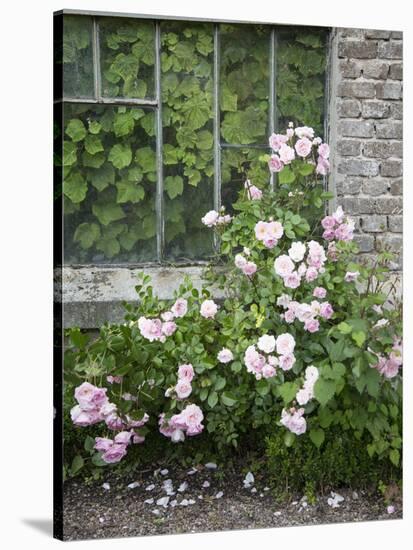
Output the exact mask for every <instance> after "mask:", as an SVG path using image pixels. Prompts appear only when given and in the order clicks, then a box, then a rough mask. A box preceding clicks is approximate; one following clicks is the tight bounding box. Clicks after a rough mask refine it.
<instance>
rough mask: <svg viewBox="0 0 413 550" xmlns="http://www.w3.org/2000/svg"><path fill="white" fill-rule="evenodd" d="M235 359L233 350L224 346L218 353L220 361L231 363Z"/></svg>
mask: <svg viewBox="0 0 413 550" xmlns="http://www.w3.org/2000/svg"><path fill="white" fill-rule="evenodd" d="M233 359H234V356H233V354H232V351H231V350H229V349H228V348H223V349H222V350H221V351H220V352H219V353H218V361H219V362H220V363H229V362H230V361H232V360H233Z"/></svg>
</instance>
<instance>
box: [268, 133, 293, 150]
mask: <svg viewBox="0 0 413 550" xmlns="http://www.w3.org/2000/svg"><path fill="white" fill-rule="evenodd" d="M287 141H288V137H287V136H286V135H284V134H271V136H270V138H269V140H268V142H269V145H270V147H271V149H273V151H276V152H277V151H278V150H279V148H280V147H281V145H282V144H283V143H286V142H287Z"/></svg>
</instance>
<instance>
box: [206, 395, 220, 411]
mask: <svg viewBox="0 0 413 550" xmlns="http://www.w3.org/2000/svg"><path fill="white" fill-rule="evenodd" d="M217 403H218V394H217V392H216V391H213V392H211V393H210V394H209V396H208V405H209V406H210V407H211V409H213V408H214V407H215V405H216V404H217Z"/></svg>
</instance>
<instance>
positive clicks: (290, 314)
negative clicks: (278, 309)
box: [284, 309, 295, 324]
mask: <svg viewBox="0 0 413 550" xmlns="http://www.w3.org/2000/svg"><path fill="white" fill-rule="evenodd" d="M284 320H285V322H286V323H288V324H291V323H293V322H294V320H295V313H294V311H292V310H291V309H287V311H286V312H285V314H284Z"/></svg>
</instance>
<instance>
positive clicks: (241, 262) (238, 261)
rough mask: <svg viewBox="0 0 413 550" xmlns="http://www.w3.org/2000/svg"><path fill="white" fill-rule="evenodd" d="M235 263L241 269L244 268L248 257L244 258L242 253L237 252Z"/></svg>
mask: <svg viewBox="0 0 413 550" xmlns="http://www.w3.org/2000/svg"><path fill="white" fill-rule="evenodd" d="M234 263H235V265H236V267H238V268H239V269H242V268H243V267H244V265H246V263H247V259H246V258H244V256H243V255H242V254H236V255H235V261H234Z"/></svg>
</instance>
